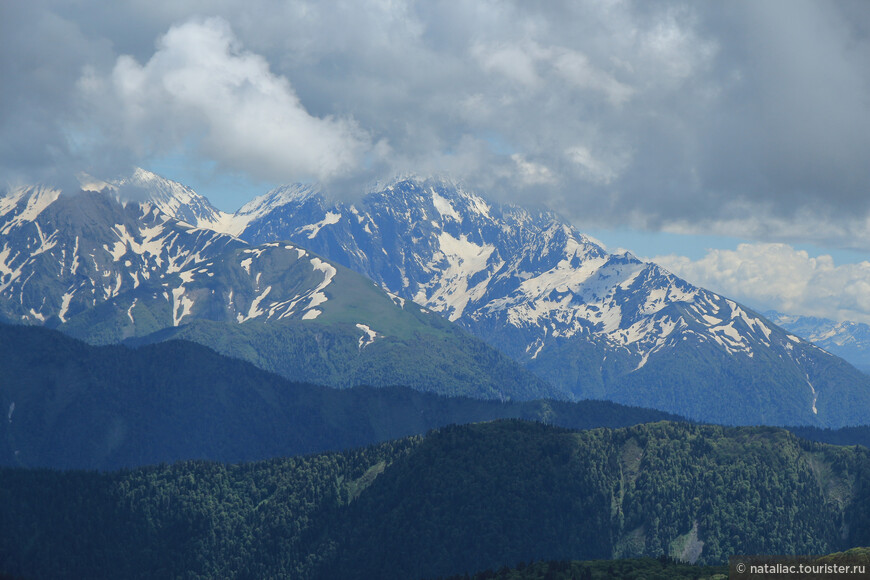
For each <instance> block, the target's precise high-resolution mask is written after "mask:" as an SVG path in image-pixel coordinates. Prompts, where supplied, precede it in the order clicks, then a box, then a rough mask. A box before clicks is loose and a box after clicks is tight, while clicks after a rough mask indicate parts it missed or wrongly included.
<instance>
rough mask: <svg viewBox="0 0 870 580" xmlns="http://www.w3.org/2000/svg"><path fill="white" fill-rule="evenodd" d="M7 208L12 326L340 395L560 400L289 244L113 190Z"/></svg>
mask: <svg viewBox="0 0 870 580" xmlns="http://www.w3.org/2000/svg"><path fill="white" fill-rule="evenodd" d="M164 202H166V200H164ZM167 203H168V202H167ZM169 205H172V204H169ZM178 207H180V206H178ZM0 208H2V210H3V211H4V213H3V214H2V215H0V229H2V231H3V232H4V236H3V238H2V240H0V272H2V278H0V313H2V317H3V319H5V320H8V321H15V322H24V323H30V324H45V325H48V326H50V327H57V328H59V329H61V330H63V331H65V332H67V333H69V334H71V335H73V336H76V337H79V338H82V339H86V340H88V341H89V342H92V343H96V344H110V343H115V342H119V341H122V340H125V339H132V338H136V337H140V338H141V337H146V338H143V339H142V340H144V341H146V342H149V341H151V342H153V341H154V340H165V339H167V338H171V337H184V338H188V339H191V340H195V341H198V342H201V343H203V344H206V345H214V346H215V347H216V348H218V350H220V351H221V352H223V353H225V354H228V355H232V356H237V357H240V358H244V359H246V360H250V361H251V362H254V363H255V364H258V365H260V366H262V367H263V368H266V369H268V370H274V371H276V372H280V373H281V374H283V375H285V376H288V377H290V378H293V379H296V380H312V381H316V382H318V383H324V384H328V385H331V386H336V387H346V386H351V385H356V384H371V385H378V386H382V385H388V384H403V385H408V386H411V387H414V388H419V389H421V390H429V391H436V392H442V393H447V394H454V395H468V396H478V397H484V398H496V399H511V398H520V399H533V398H538V397H547V396H549V397H553V396H560V395H561V396H564V394H562V393H561V392H560V391H558V390H556V389H554V388H552V387H550V386H549V385H547V384H546V383H544V382H543V381H541V380H540V379H538V378H536V377H534V376H533V375H531V374H530V373H529V372H528V371H525V370H524V369H522V368H521V367H520V366H518V365H517V364H516V363H515V362H513V361H511V360H510V359H507V358H506V357H504V356H503V355H500V354H499V353H497V352H495V351H494V350H493V349H492V348H490V347H488V346H486V345H485V344H484V343H482V342H481V341H480V340H479V339H477V338H474V337H472V336H470V335H468V333H466V332H464V331H461V330H460V329H458V328H456V327H455V326H454V325H451V324H449V323H447V322H446V321H444V320H443V319H441V318H440V317H439V316H436V315H434V314H432V313H430V312H427V311H425V310H424V309H422V308H421V307H419V306H417V305H416V304H414V303H412V302H408V301H405V300H404V299H402V298H398V297H395V296H389V295H387V294H385V293H384V292H383V291H382V290H380V289H379V288H377V287H375V286H374V285H373V283H372V282H371V281H370V280H367V279H365V278H363V277H362V276H360V275H359V274H356V273H354V272H352V271H350V270H348V269H346V268H342V267H341V266H338V265H336V264H333V263H331V262H330V261H328V260H326V259H323V258H320V257H319V256H317V255H314V254H312V253H311V252H309V251H307V250H304V249H302V248H300V247H297V246H295V245H293V244H289V243H269V244H264V245H261V246H254V247H252V246H250V245H249V244H247V243H246V242H244V241H242V240H240V239H238V238H234V237H232V236H229V235H226V234H221V233H218V232H215V231H212V230H208V229H200V228H195V227H193V226H192V225H190V224H188V223H186V222H183V221H179V220H176V219H174V218H172V217H170V216H168V215H166V214H164V213H162V212H161V210H160V209H159V208H158V207H157V205H155V204H154V203H152V202H150V201H145V202H122V201H119V200H118V199H117V197H116V196H115V195H113V194H112V192H111V191H104V192H101V193H96V192H81V193H78V194H75V195H69V194H64V195H59V194H58V193H57V192H52V191H50V190H43V189H37V188H32V189H30V190H21V191H18V192H16V194H15V195H14V196H9V197H7V198H3V204H2V206H0ZM176 209H177V208H176ZM444 360H451V361H454V366H453V367H446V366H445V365H444V364H443V361H444Z"/></svg>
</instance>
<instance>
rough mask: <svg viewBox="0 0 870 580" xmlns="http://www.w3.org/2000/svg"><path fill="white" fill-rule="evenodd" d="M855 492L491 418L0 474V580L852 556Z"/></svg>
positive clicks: (727, 451) (739, 442)
mask: <svg viewBox="0 0 870 580" xmlns="http://www.w3.org/2000/svg"><path fill="white" fill-rule="evenodd" d="M868 485H870V451H868V450H867V449H866V448H863V447H834V446H829V445H824V444H820V443H813V442H807V441H804V440H801V439H798V438H797V437H795V436H794V435H792V434H791V433H789V432H787V431H784V430H781V429H775V428H760V427H743V428H724V427H715V426H701V425H691V424H686V423H673V422H659V423H652V424H646V425H638V426H635V427H629V428H623V429H616V430H612V429H594V430H589V431H571V430H567V429H562V428H557V427H552V426H547V425H543V424H540V423H531V422H523V421H516V420H505V421H496V422H492V423H480V424H473V425H465V426H449V427H444V428H441V429H438V430H436V431H432V432H430V433H429V434H427V435H426V436H425V437H419V436H416V437H411V438H406V439H401V440H396V441H391V442H387V443H382V444H379V445H375V446H370V447H366V448H363V449H357V450H352V451H345V452H331V453H325V454H319V455H309V456H304V457H295V458H288V459H272V460H268V461H264V462H257V463H244V464H236V465H233V464H230V465H227V464H221V463H214V462H205V461H190V462H181V463H176V464H172V465H160V466H155V467H147V468H140V469H135V470H124V471H115V472H108V473H100V472H93V471H91V472H86V471H66V472H62V471H54V470H43V469H33V470H27V469H15V468H4V469H0V502H2V505H3V506H4V509H3V510H2V511H0V570H2V571H3V572H5V573H7V574H12V575H21V576H25V577H33V578H85V577H87V578H119V577H125V578H155V577H178V578H215V577H220V578H264V577H293V578H339V577H340V578H385V579H389V578H436V577H439V576H442V577H443V576H450V575H455V574H465V573H466V572H468V573H476V572H481V571H485V570H487V569H490V570H493V571H495V570H499V569H501V568H503V567H504V566H505V565H514V564H515V563H517V562H520V561H523V562H531V561H534V562H549V561H572V560H600V559H610V558H637V557H650V558H658V557H659V556H661V555H663V554H664V555H667V556H670V557H671V558H673V559H679V560H687V561H694V562H695V563H698V564H717V565H721V564H723V563H724V562H725V561H726V560H727V558H728V556H729V555H731V554H738V553H739V554H751V553H781V554H826V553H831V552H834V551H837V550H842V549H846V548H849V547H852V546H861V545H864V546H866V545H868V544H870V490H868ZM613 565H614V566H617V565H619V564H618V563H614V564H613Z"/></svg>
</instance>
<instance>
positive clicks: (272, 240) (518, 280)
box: [0, 170, 870, 427]
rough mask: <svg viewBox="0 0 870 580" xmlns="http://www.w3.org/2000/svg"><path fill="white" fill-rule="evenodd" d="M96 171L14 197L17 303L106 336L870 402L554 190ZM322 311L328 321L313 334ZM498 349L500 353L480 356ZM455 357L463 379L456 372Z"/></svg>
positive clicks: (11, 249)
mask: <svg viewBox="0 0 870 580" xmlns="http://www.w3.org/2000/svg"><path fill="white" fill-rule="evenodd" d="M87 187H88V188H91V189H95V188H102V189H101V192H100V193H93V192H84V193H80V194H78V195H76V196H67V195H63V196H61V195H59V194H58V193H57V192H54V191H52V190H47V189H45V188H29V189H22V190H18V191H17V192H13V194H12V195H10V196H7V197H6V198H4V201H3V205H2V206H0V212H2V216H0V231H2V232H3V233H4V241H3V244H4V246H3V248H2V249H0V276H2V278H0V301H2V303H0V311H2V313H3V316H5V318H6V319H7V320H10V321H15V322H27V323H37V324H48V325H51V326H56V327H57V328H59V329H61V330H64V331H66V332H69V333H70V334H72V335H74V336H78V337H81V338H85V339H87V340H89V341H91V342H94V343H111V342H117V341H119V340H124V339H128V340H130V339H134V340H136V341H138V342H137V344H141V343H142V342H153V341H157V340H164V339H167V338H189V339H191V340H197V341H200V342H202V343H204V344H207V345H210V346H214V347H215V348H216V349H217V350H218V351H220V352H223V353H225V354H231V355H233V356H241V357H242V358H246V359H247V360H250V361H252V362H254V363H255V364H259V365H260V366H262V367H263V368H266V369H268V370H275V371H278V372H281V373H282V374H284V375H285V376H290V377H292V378H301V379H303V380H311V381H314V382H322V383H326V384H332V385H333V386H350V385H352V384H360V383H362V382H368V383H370V384H378V385H383V384H395V383H401V384H409V385H411V386H417V387H419V388H423V389H425V390H432V391H435V392H441V393H445V394H461V395H471V396H484V397H490V398H501V399H506V398H527V399H531V398H537V397H541V396H549V397H553V396H556V397H562V398H574V399H583V398H596V399H609V400H613V401H616V402H620V403H623V404H629V405H636V406H644V407H649V408H655V409H660V410H664V411H667V412H672V413H677V414H680V415H683V416H687V417H690V418H692V419H696V420H703V421H713V422H720V423H731V424H781V425H784V424H807V425H819V426H828V427H839V426H843V425H855V424H861V423H864V422H866V418H865V415H866V413H865V410H866V409H867V408H870V378H868V377H867V376H865V375H863V374H862V373H860V372H859V371H857V370H856V369H855V368H854V367H852V366H851V365H849V364H847V363H845V362H844V361H843V360H842V359H839V358H837V357H835V356H833V355H831V354H829V353H828V352H825V351H824V350H822V349H820V348H818V347H817V346H815V345H813V344H812V343H810V342H808V341H806V340H803V339H801V338H798V336H796V335H795V334H792V333H790V332H788V331H786V330H784V329H782V328H781V327H779V326H777V325H776V324H774V323H773V322H772V321H771V320H769V319H767V318H765V317H764V316H762V315H760V314H758V313H756V312H754V311H752V310H751V309H749V308H746V307H744V306H742V305H740V304H738V303H736V302H734V301H732V300H729V299H728V298H726V297H723V296H720V295H717V294H715V293H712V292H709V291H707V290H704V289H702V288H698V287H695V286H693V285H691V284H689V283H688V282H686V281H684V280H681V279H679V278H678V277H676V276H674V275H673V274H671V273H669V272H667V271H665V270H664V269H662V268H660V267H659V266H657V265H655V264H652V263H646V262H642V261H640V260H638V259H637V258H635V257H634V256H632V255H631V254H629V253H624V254H619V255H613V254H609V253H607V252H606V251H605V250H604V249H603V248H601V247H600V246H598V245H597V244H595V243H594V242H593V241H592V240H590V239H589V238H587V237H586V236H583V235H582V234H580V233H579V232H577V231H576V230H575V229H574V228H573V227H572V226H571V225H570V224H568V223H566V222H565V221H564V220H562V219H561V218H559V216H558V215H556V214H555V213H553V212H551V211H548V210H545V209H541V208H537V209H531V208H523V207H518V206H514V205H507V204H503V205H500V204H497V203H495V202H493V201H491V200H487V199H485V198H484V197H482V196H481V195H479V194H477V193H475V192H470V191H467V190H466V189H464V188H463V186H462V185H461V184H457V183H453V182H450V181H446V180H437V179H418V178H408V179H401V180H397V181H395V182H393V183H391V184H388V185H386V186H383V187H377V188H373V189H372V191H370V192H369V193H367V194H366V195H365V196H363V197H362V198H361V199H360V200H359V201H358V202H354V203H350V202H341V201H330V200H329V199H328V198H327V197H326V196H325V195H323V194H322V193H321V192H320V191H319V190H318V188H317V187H315V186H307V185H294V186H285V187H281V188H278V189H275V190H273V191H271V192H269V193H267V194H266V195H264V196H261V197H259V198H256V199H254V200H252V201H251V202H249V203H248V204H245V205H244V206H243V207H242V208H241V209H240V210H239V211H237V212H236V213H234V214H227V213H224V212H220V211H218V210H216V209H215V208H214V207H213V206H211V204H210V203H208V201H207V200H206V199H205V198H204V197H202V196H200V195H199V194H197V193H195V192H193V191H192V190H190V189H189V188H186V187H184V186H182V185H180V184H176V183H173V182H171V181H168V180H165V179H163V178H160V177H159V176H156V175H154V174H152V173H148V172H146V171H143V170H139V171H137V172H136V173H135V174H134V175H133V176H132V177H131V178H129V179H127V180H120V181H116V182H114V183H106V182H99V183H98V184H97V185H93V184H90V185H88V186H87ZM351 270H352V271H354V272H356V273H357V274H362V275H363V276H365V278H361V277H354V275H353V272H351ZM339 280H340V282H336V281H339ZM345 290H347V291H346V292H345ZM374 304H379V305H382V307H377V308H376V307H374V306H372V305H374ZM330 308H334V310H330ZM372 310H377V312H372ZM387 311H389V315H387V314H386V312H387ZM433 313H434V314H437V315H440V316H436V315H433ZM385 316H386V318H391V319H392V320H393V321H395V323H390V324H385V323H384V320H385ZM412 319H413V321H412ZM451 322H452V323H454V324H450V323H451ZM379 325H381V326H379ZM324 326H328V327H329V328H330V331H329V336H328V338H324V336H323V335H317V336H311V335H310V331H311V329H318V332H325V331H322V329H323V327H324ZM279 327H280V328H281V330H280V331H276V330H275V329H276V328H279ZM290 327H293V328H295V329H296V332H298V333H299V334H301V335H302V336H303V337H304V338H303V339H298V338H297V337H298V336H299V334H292V333H290V331H288V330H285V328H290ZM458 327H461V328H462V329H463V330H460V329H459V328H458ZM255 329H256V330H255ZM409 329H410V330H409ZM433 329H435V330H433ZM403 330H404V334H403ZM276 332H277V335H280V336H279V337H278V338H276ZM291 334H292V336H293V337H294V338H292V339H288V338H282V337H286V336H290V335H291ZM315 334H317V333H315ZM336 336H339V337H340V338H335V337H336ZM264 337H266V338H264ZM421 337H424V338H426V337H428V338H429V339H430V340H428V341H426V340H421ZM432 337H438V338H437V339H432ZM460 337H461V338H460ZM472 337H476V338H472ZM388 339H389V340H394V341H395V342H396V343H397V344H401V345H402V347H401V348H400V354H396V351H393V352H392V354H391V355H390V356H392V359H390V356H386V359H390V362H381V361H384V360H385V359H384V358H383V357H379V362H377V363H373V364H367V363H366V362H364V361H360V360H359V359H360V357H367V356H373V355H374V353H375V352H376V350H377V348H378V347H379V346H381V345H387V344H389V340H388ZM300 340H301V341H302V342H303V343H304V344H305V345H308V346H304V347H300V348H297V349H296V350H294V349H293V348H290V349H289V350H290V351H291V352H294V353H297V354H293V355H291V356H290V357H285V358H289V359H291V362H292V364H290V365H289V366H288V365H284V364H283V363H282V356H281V353H282V352H285V351H287V350H288V345H293V344H298V343H299V341H300ZM475 340H477V341H478V342H474V341H475ZM480 341H482V342H480ZM265 343H270V344H272V345H273V347H271V348H270V347H266V346H264V344H265ZM483 343H486V344H488V345H489V347H491V348H485V347H484V346H483ZM311 345H316V348H315V347H314V346H311ZM324 345H327V346H324ZM334 345H340V346H338V347H337V348H333V346H334ZM437 347H440V348H437ZM397 348H399V347H397ZM496 350H497V351H498V352H496ZM327 351H328V352H327ZM499 352H500V353H504V355H507V357H509V358H510V359H513V361H516V363H519V365H522V367H524V368H525V369H527V371H530V373H529V372H526V371H524V370H522V368H521V367H520V366H518V365H516V364H515V363H513V362H512V361H510V360H507V359H506V358H505V357H504V356H502V355H500V354H499ZM311 353H320V354H319V355H318V356H315V357H313V358H311V357H310V355H311ZM369 353H372V355H369ZM409 353H414V354H409ZM420 353H422V354H420ZM469 353H471V356H470V357H469ZM309 358H311V360H312V361H314V362H313V363H310V364H306V362H305V361H306V360H308V359H309ZM469 358H470V360H469ZM348 360H351V361H353V363H352V364H349V363H348V362H347V361H348ZM411 360H413V361H415V362H414V363H413V364H407V363H408V362H409V361H411ZM445 360H449V361H451V364H450V365H444V364H443V361H445ZM317 361H321V362H322V363H323V364H316V363H317ZM494 362H497V363H498V365H501V367H500V368H501V369H502V371H501V372H499V373H491V372H489V371H488V369H487V367H488V366H490V365H492V364H493V363H494ZM512 365H513V366H512ZM306 367H308V368H314V369H316V371H315V372H313V373H312V374H311V375H304V368H306ZM361 368H362V369H369V370H370V371H371V372H368V373H366V372H363V371H359V369H361ZM330 369H334V372H330ZM390 369H393V370H396V369H399V372H394V373H393V374H392V375H391V374H390V373H389V372H388V371H389V370H390ZM415 369H416V370H415ZM457 369H458V374H460V375H463V376H464V379H463V380H458V381H457V380H454V381H453V382H452V383H450V377H449V375H451V374H456V373H455V372H454V371H455V370H457ZM467 369H472V370H468V372H465V371H466V370H467ZM294 373H303V374H294ZM408 373H410V374H408ZM432 373H435V375H438V376H437V377H435V378H430V379H428V382H427V379H426V377H431V375H432ZM532 374H533V375H534V376H532ZM321 375H322V376H323V378H322V379H321V378H320V376H321ZM385 375H386V376H387V378H386V379H385V378H384V377H385ZM494 375H498V377H499V378H498V380H490V381H489V382H488V383H486V381H484V383H485V384H483V385H481V384H480V381H481V379H482V378H484V377H492V376H494ZM512 377H516V378H515V379H514V380H513V382H511V381H508V383H509V384H504V382H505V380H508V379H511V378H512ZM385 380H386V382H385Z"/></svg>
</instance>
